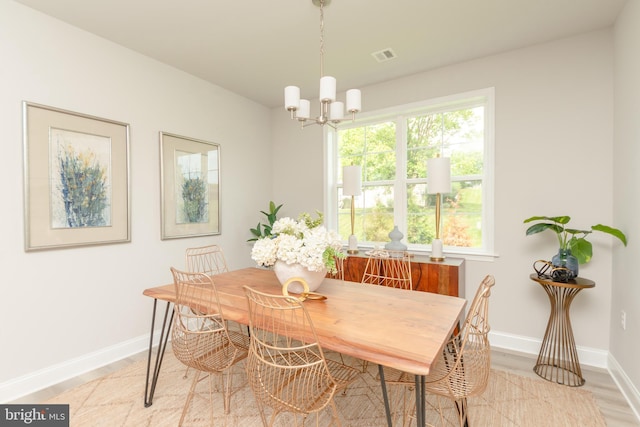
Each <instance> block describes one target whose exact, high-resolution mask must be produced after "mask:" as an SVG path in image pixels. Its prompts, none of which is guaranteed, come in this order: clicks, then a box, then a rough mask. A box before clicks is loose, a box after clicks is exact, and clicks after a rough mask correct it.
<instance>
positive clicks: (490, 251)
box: [324, 87, 496, 260]
mask: <svg viewBox="0 0 640 427" xmlns="http://www.w3.org/2000/svg"><path fill="white" fill-rule="evenodd" d="M479 100H481V101H482V103H483V104H484V106H485V115H484V120H485V123H484V159H483V176H482V230H483V239H482V243H483V246H482V247H480V248H465V247H449V246H447V247H445V255H451V256H455V257H463V258H465V259H475V260H487V259H488V258H491V259H493V258H494V257H496V254H495V252H494V244H495V233H494V218H495V213H494V202H493V200H494V193H495V190H494V187H495V185H494V170H495V161H494V149H495V132H494V130H495V89H494V88H493V87H491V88H485V89H479V90H474V91H469V92H463V93H458V94H454V95H449V96H445V97H440V98H434V99H430V100H426V101H421V102H416V103H411V104H404V105H398V106H394V107H390V108H385V109H383V110H377V111H372V112H368V113H359V114H358V116H357V118H356V120H355V121H354V122H349V123H348V124H346V125H345V124H343V125H342V127H341V128H343V129H344V128H352V127H361V126H365V125H367V124H370V123H379V122H380V121H382V120H385V119H388V120H396V119H397V117H398V116H399V115H402V116H404V115H407V114H411V113H415V112H424V113H429V112H432V111H438V110H441V109H446V108H447V107H450V106H455V107H456V108H464V107H465V105H467V104H471V103H473V104H476V105H477V103H478V101H479ZM405 131H406V128H405V126H402V128H401V129H399V132H397V134H403V133H405ZM324 139H325V151H324V174H325V175H324V178H325V179H324V182H325V191H324V198H325V200H324V212H325V223H326V225H327V227H328V228H329V229H331V230H337V229H338V206H337V200H338V188H339V185H340V184H341V183H338V182H337V177H338V170H337V169H338V147H337V130H336V129H333V128H331V127H329V126H325V129H324ZM397 147H399V148H398V151H396V153H397V156H396V158H397V161H398V162H406V152H405V145H404V144H403V143H399V144H397ZM402 182H403V180H396V181H395V186H396V187H398V186H400V185H401V183H402ZM397 190H398V188H396V192H395V194H404V191H403V190H401V191H397ZM394 211H395V212H404V211H406V200H405V197H397V198H396V199H395V200H394ZM397 225H398V226H399V227H400V229H401V230H403V229H406V217H403V218H400V219H399V220H397ZM389 231H391V230H389ZM343 237H346V236H343ZM405 242H406V241H405ZM359 247H360V248H361V249H364V250H366V249H367V248H368V246H366V245H365V244H362V243H359ZM409 250H410V251H411V252H414V253H424V254H428V253H429V252H430V251H431V247H430V246H429V245H427V246H426V247H425V246H424V245H420V247H419V248H418V247H412V246H411V245H409Z"/></svg>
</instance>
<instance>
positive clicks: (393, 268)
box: [362, 250, 413, 290]
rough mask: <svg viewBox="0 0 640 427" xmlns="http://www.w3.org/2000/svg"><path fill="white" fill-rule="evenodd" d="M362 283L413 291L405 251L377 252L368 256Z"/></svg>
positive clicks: (409, 265)
mask: <svg viewBox="0 0 640 427" xmlns="http://www.w3.org/2000/svg"><path fill="white" fill-rule="evenodd" d="M362 283H368V284H372V285H380V286H388V287H391V288H399V289H409V290H412V289H413V283H412V279H411V256H410V254H409V252H407V251H387V250H385V251H378V252H376V253H374V254H372V255H370V256H369V258H368V259H367V265H366V266H365V269H364V273H363V275H362Z"/></svg>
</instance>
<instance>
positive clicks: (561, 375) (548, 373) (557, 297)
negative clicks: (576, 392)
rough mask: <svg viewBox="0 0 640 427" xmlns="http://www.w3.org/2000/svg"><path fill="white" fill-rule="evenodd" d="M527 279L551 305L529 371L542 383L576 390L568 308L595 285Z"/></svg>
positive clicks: (579, 280) (580, 280) (578, 373)
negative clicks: (535, 284)
mask: <svg viewBox="0 0 640 427" xmlns="http://www.w3.org/2000/svg"><path fill="white" fill-rule="evenodd" d="M529 277H530V278H531V280H533V281H535V282H538V283H539V284H540V286H542V287H543V288H544V290H545V291H546V292H547V295H548V296H549V302H550V303H551V313H550V314H549V322H548V323H547V330H546V332H545V333H544V339H543V340H542V346H541V347H540V354H539V355H538V360H537V362H536V365H535V366H534V368H533V371H534V372H535V373H536V374H538V375H539V376H541V377H542V378H544V379H545V380H548V381H551V382H556V383H558V384H564V385H568V386H571V387H579V386H581V385H583V384H584V378H583V377H582V370H581V369H580V361H579V360H578V351H577V350H576V342H575V340H574V338H573V330H572V329H571V319H570V318H569V308H570V307H571V302H572V301H573V298H574V297H575V296H576V295H577V294H578V292H580V291H581V290H583V289H588V288H593V287H594V286H595V285H596V284H595V282H593V281H592V280H589V279H583V278H581V277H576V278H575V279H572V280H569V282H567V283H564V282H554V281H553V280H551V279H545V278H540V277H538V275H537V274H535V273H534V274H531V275H530V276H529Z"/></svg>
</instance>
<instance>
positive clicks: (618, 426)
mask: <svg viewBox="0 0 640 427" xmlns="http://www.w3.org/2000/svg"><path fill="white" fill-rule="evenodd" d="M146 357H147V352H146V351H145V352H141V353H138V354H136V355H134V356H131V357H128V358H126V359H123V360H120V361H118V362H116V363H112V364H110V365H108V366H105V367H103V368H100V369H96V370H95V371H91V372H89V373H87V374H84V375H81V376H79V377H76V378H73V379H71V380H68V381H65V382H63V383H60V384H56V385H54V386H52V387H48V388H46V389H44V390H41V391H38V392H36V393H33V394H30V395H28V396H24V397H23V398H21V399H18V400H16V401H14V402H11V403H34V404H35V403H41V402H44V401H46V400H47V399H49V398H51V397H53V396H56V395H58V394H60V393H62V392H64V391H66V390H69V389H71V388H73V387H76V386H78V385H81V384H84V383H85V382H88V381H91V380H93V379H96V378H99V377H101V376H103V375H106V374H110V373H112V372H115V371H117V370H119V369H122V368H124V367H126V366H128V365H130V364H131V363H134V362H136V361H138V360H141V359H146ZM491 357H492V360H491V365H492V368H495V369H500V370H503V371H509V372H513V373H515V374H518V375H522V376H526V377H531V378H539V377H538V376H537V375H536V374H535V373H534V372H533V365H534V364H535V357H534V356H532V355H527V354H521V353H513V352H505V351H502V350H492V355H491ZM582 373H583V375H584V378H585V379H586V383H585V385H584V386H583V388H584V389H586V390H589V391H591V392H592V393H593V395H594V397H595V399H596V401H597V402H598V405H599V406H600V409H601V411H602V414H603V415H604V417H605V419H606V422H607V425H608V426H609V427H630V426H634V427H636V426H640V421H639V420H638V419H637V418H636V416H635V414H634V413H633V411H632V410H631V408H630V406H629V404H628V403H627V401H626V400H625V398H624V396H623V395H622V393H621V392H620V390H619V389H618V387H617V386H616V384H615V383H614V382H613V379H612V378H611V375H609V373H608V372H607V371H606V370H604V369H598V368H592V367H588V366H582Z"/></svg>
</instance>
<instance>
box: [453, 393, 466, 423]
mask: <svg viewBox="0 0 640 427" xmlns="http://www.w3.org/2000/svg"><path fill="white" fill-rule="evenodd" d="M455 403H456V410H457V411H458V420H459V422H460V427H468V426H469V423H468V420H467V410H468V409H469V408H468V407H467V399H466V398H462V399H459V400H456V402H455Z"/></svg>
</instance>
